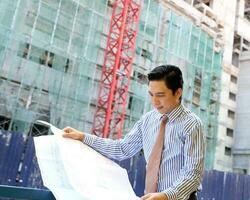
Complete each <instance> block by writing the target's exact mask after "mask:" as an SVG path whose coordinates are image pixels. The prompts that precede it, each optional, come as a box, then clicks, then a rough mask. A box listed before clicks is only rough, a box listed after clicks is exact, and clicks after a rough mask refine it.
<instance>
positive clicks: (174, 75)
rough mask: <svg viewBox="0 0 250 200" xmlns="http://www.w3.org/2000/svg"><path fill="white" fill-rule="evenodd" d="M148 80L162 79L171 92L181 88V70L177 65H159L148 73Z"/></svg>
mask: <svg viewBox="0 0 250 200" xmlns="http://www.w3.org/2000/svg"><path fill="white" fill-rule="evenodd" d="M148 80H149V81H160V80H164V82H165V85H166V86H167V88H168V89H170V90H172V92H173V94H175V92H176V91H177V90H178V89H179V88H181V89H182V88H183V78H182V72H181V70H180V68H179V67H177V66H174V65H161V66H158V67H155V68H154V69H153V70H152V71H151V72H149V74H148Z"/></svg>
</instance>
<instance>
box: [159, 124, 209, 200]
mask: <svg viewBox="0 0 250 200" xmlns="http://www.w3.org/2000/svg"><path fill="white" fill-rule="evenodd" d="M204 154H205V139H204V136H203V132H202V125H201V123H198V124H197V125H196V126H194V128H193V129H192V130H191V131H190V133H189V134H187V136H186V139H185V146H184V157H185V158H184V163H185V164H184V166H183V168H182V169H181V172H180V175H179V177H178V179H177V180H176V181H175V182H174V184H173V185H172V187H170V188H167V189H166V190H164V191H163V192H164V193H165V194H166V195H167V197H168V200H183V199H188V197H189V195H190V194H191V193H192V192H194V191H196V190H197V188H198V187H199V186H200V184H201V179H202V175H203V170H204V156H205V155H204Z"/></svg>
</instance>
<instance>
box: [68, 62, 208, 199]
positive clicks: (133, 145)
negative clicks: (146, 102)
mask: <svg viewBox="0 0 250 200" xmlns="http://www.w3.org/2000/svg"><path fill="white" fill-rule="evenodd" d="M148 80H149V85H148V88H149V91H148V92H149V95H150V96H151V102H152V105H153V106H154V108H155V109H153V110H152V111H150V112H148V113H146V114H145V115H143V116H142V117H141V119H140V120H139V121H138V122H136V124H135V125H134V127H133V128H132V130H131V131H130V132H129V133H128V134H127V135H126V136H125V137H124V138H123V139H120V140H111V139H104V138H99V137H96V136H94V135H89V134H87V133H83V132H80V131H78V130H75V129H73V128H71V127H67V128H64V132H65V133H64V137H68V138H72V139H76V140H80V141H83V142H84V143H85V144H87V145H89V146H90V147H92V148H93V149H95V150H96V151H98V152H100V153H101V154H103V155H104V156H107V157H109V158H114V159H117V160H123V159H126V158H129V157H132V156H134V155H135V154H136V153H137V152H139V151H140V150H141V149H143V151H144V156H145V159H146V162H147V172H146V184H145V185H146V188H145V195H144V196H143V197H141V200H187V199H188V200H195V199H196V191H197V189H198V187H199V186H200V184H201V177H202V174H203V169H204V137H203V133H202V124H201V121H200V119H199V118H198V117H197V116H196V115H195V114H193V113H192V112H191V111H189V110H188V109H187V108H185V107H184V106H183V105H182V104H181V97H182V88H183V79H182V73H181V71H180V69H179V68H178V67H176V66H173V65H163V66H158V67H156V68H154V69H153V70H152V71H151V72H150V73H149V74H148Z"/></svg>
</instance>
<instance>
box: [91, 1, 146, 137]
mask: <svg viewBox="0 0 250 200" xmlns="http://www.w3.org/2000/svg"><path fill="white" fill-rule="evenodd" d="M141 4H142V0H116V1H115V2H114V4H113V10H112V17H111V22H110V27H109V33H108V37H107V46H106V50H105V54H104V62H103V66H102V75H101V80H100V88H99V93H98V99H97V109H96V112H95V115H94V123H93V134H95V135H98V136H102V137H105V138H108V137H109V138H121V136H122V129H123V123H124V117H125V111H126V110H125V109H126V99H127V95H128V87H129V83H130V75H131V70H132V63H133V57H134V54H135V45H136V44H135V40H136V36H137V32H138V24H139V14H140V10H141Z"/></svg>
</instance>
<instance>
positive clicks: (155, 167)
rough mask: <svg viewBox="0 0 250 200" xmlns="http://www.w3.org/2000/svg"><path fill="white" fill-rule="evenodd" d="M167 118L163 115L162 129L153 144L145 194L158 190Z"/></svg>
mask: <svg viewBox="0 0 250 200" xmlns="http://www.w3.org/2000/svg"><path fill="white" fill-rule="evenodd" d="M167 119H168V118H167V116H166V115H164V116H163V117H162V120H161V124H160V130H159V133H158V136H157V138H156V141H155V144H154V146H153V149H152V152H151V154H150V156H149V160H148V164H147V171H146V182H145V194H148V193H154V192H156V191H157V182H158V175H159V169H160V164H161V156H162V150H163V144H164V135H165V126H166V123H167Z"/></svg>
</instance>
